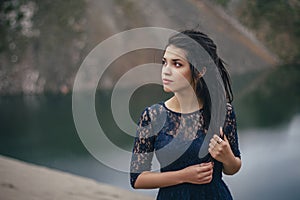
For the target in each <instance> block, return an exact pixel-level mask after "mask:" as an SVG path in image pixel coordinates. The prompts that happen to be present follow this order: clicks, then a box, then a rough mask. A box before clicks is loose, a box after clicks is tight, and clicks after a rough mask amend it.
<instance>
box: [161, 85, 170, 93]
mask: <svg viewBox="0 0 300 200" xmlns="http://www.w3.org/2000/svg"><path fill="white" fill-rule="evenodd" d="M163 88H164V91H165V92H172V90H171V89H170V88H169V87H167V86H163Z"/></svg>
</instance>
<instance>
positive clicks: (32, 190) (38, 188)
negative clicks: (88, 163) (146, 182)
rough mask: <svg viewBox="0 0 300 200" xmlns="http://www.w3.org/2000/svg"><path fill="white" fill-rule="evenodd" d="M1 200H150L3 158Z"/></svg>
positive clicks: (128, 192)
mask: <svg viewBox="0 0 300 200" xmlns="http://www.w3.org/2000/svg"><path fill="white" fill-rule="evenodd" d="M0 199H1V200H16V199H22V200H35V199H38V200H48V199H49V200H50V199H51V200H53V199H63V200H70V199H72V200H73V199H78V200H79V199H80V200H91V199H97V200H116V199H122V200H126V199H130V200H150V199H153V198H151V197H148V196H144V195H141V194H138V193H133V192H130V191H126V190H124V189H120V188H117V187H113V186H110V185H107V184H103V183H99V182H96V181H95V180H92V179H88V178H85V177H80V176H77V175H73V174H69V173H66V172H61V171H58V170H53V169H49V168H46V167H43V166H37V165H33V164H30V163H25V162H22V161H19V160H15V159H11V158H7V157H4V156H0Z"/></svg>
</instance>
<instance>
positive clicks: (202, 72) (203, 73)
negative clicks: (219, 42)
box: [198, 67, 206, 78]
mask: <svg viewBox="0 0 300 200" xmlns="http://www.w3.org/2000/svg"><path fill="white" fill-rule="evenodd" d="M205 73H206V67H203V68H202V69H201V71H200V72H199V74H198V78H201V77H203V76H204V75H205Z"/></svg>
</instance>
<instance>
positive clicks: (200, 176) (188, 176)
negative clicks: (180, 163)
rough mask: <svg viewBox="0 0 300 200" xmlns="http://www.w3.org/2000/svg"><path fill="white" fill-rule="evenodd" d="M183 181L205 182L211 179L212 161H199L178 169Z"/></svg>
mask: <svg viewBox="0 0 300 200" xmlns="http://www.w3.org/2000/svg"><path fill="white" fill-rule="evenodd" d="M180 173H181V175H182V180H183V182H184V183H193V184H207V183H210V182H211V180H212V174H213V163H212V162H209V163H201V164H197V165H192V166H189V167H186V168H184V169H182V170H181V171H180Z"/></svg>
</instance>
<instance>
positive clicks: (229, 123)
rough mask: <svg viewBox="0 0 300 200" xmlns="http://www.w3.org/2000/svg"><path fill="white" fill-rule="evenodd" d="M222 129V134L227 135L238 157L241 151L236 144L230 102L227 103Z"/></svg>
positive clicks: (235, 127)
mask: <svg viewBox="0 0 300 200" xmlns="http://www.w3.org/2000/svg"><path fill="white" fill-rule="evenodd" d="M223 131H224V134H225V135H226V136H227V139H228V141H229V144H230V147H231V150H232V152H233V154H234V155H235V156H237V157H239V158H240V157H241V153H240V150H239V144H238V134H237V125H236V117H235V112H234V109H233V107H232V105H231V104H227V113H226V119H225V123H224V128H223Z"/></svg>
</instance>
